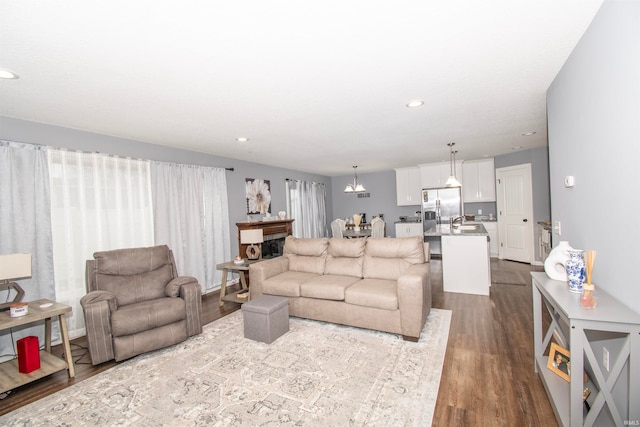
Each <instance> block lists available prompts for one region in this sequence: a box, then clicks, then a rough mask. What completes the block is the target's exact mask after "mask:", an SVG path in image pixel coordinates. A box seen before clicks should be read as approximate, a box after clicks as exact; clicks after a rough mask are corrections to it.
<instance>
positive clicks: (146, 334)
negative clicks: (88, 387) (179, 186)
mask: <svg viewBox="0 0 640 427" xmlns="http://www.w3.org/2000/svg"><path fill="white" fill-rule="evenodd" d="M93 257H94V259H93V260H87V263H86V266H87V270H86V280H87V292H88V293H87V295H85V296H84V297H82V299H81V300H80V303H81V304H82V308H83V311H84V320H85V324H86V333H87V343H88V346H89V354H90V355H91V362H92V363H93V364H94V365H97V364H99V363H103V362H106V361H108V360H111V359H115V360H116V361H120V360H124V359H128V358H130V357H133V356H136V355H138V354H141V353H145V352H148V351H152V350H157V349H160V348H163V347H167V346H170V345H173V344H177V343H179V342H181V341H184V340H186V339H187V337H190V336H192V335H197V334H199V333H201V332H202V323H201V313H202V300H201V290H200V285H199V284H198V281H197V279H195V278H194V277H188V276H178V274H177V271H176V263H175V260H174V258H173V253H172V252H171V250H170V249H169V248H168V247H167V246H166V245H162V246H153V247H149V248H133V249H118V250H112V251H104V252H96V253H94V254H93Z"/></svg>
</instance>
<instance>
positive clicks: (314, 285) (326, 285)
mask: <svg viewBox="0 0 640 427" xmlns="http://www.w3.org/2000/svg"><path fill="white" fill-rule="evenodd" d="M360 280H361V279H360V278H359V277H353V276H337V275H333V274H325V275H324V276H320V277H316V278H314V279H311V280H309V281H308V282H305V283H303V284H302V285H300V296H301V297H307V298H318V299H330V300H335V301H344V292H345V289H347V288H348V287H350V286H351V285H353V284H354V283H356V282H359V281H360Z"/></svg>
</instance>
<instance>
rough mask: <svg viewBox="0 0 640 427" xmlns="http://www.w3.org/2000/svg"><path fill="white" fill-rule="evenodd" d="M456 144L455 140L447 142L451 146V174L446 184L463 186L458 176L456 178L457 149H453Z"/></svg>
mask: <svg viewBox="0 0 640 427" xmlns="http://www.w3.org/2000/svg"><path fill="white" fill-rule="evenodd" d="M454 145H456V143H455V142H450V143H448V144H447V147H449V151H450V152H449V162H450V163H451V166H450V167H451V175H449V178H447V182H446V183H445V184H444V186H445V187H462V184H460V181H458V178H456V153H457V151H454V150H453V146H454Z"/></svg>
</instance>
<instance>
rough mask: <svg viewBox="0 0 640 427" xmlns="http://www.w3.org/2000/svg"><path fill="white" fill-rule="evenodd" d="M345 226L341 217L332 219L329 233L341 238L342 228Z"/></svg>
mask: <svg viewBox="0 0 640 427" xmlns="http://www.w3.org/2000/svg"><path fill="white" fill-rule="evenodd" d="M345 228H346V223H345V222H344V219H341V218H336V219H334V220H333V221H331V234H332V235H333V237H339V238H342V237H343V236H342V232H343V231H344V229H345Z"/></svg>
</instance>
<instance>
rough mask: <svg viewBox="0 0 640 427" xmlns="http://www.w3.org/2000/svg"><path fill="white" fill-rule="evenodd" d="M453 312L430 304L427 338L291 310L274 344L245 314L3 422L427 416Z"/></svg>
mask: <svg viewBox="0 0 640 427" xmlns="http://www.w3.org/2000/svg"><path fill="white" fill-rule="evenodd" d="M450 322H451V312H450V311H448V310H438V309H432V310H431V313H430V315H429V318H428V320H427V323H426V325H425V328H424V331H423V332H422V337H421V339H420V342H418V343H412V342H406V341H403V340H402V338H401V337H399V336H397V335H394V334H388V333H383V332H376V331H370V330H366V329H358V328H352V327H348V326H340V325H334V324H330V323H324V322H317V321H312V320H305V319H298V318H291V322H290V327H291V330H290V331H289V332H288V333H287V334H285V335H283V336H282V337H280V338H278V339H277V340H276V341H275V342H273V343H272V344H270V345H267V344H263V343H259V342H255V341H252V340H249V339H245V338H244V337H243V323H242V314H241V312H240V311H237V312H234V313H232V314H230V315H228V316H226V317H224V318H223V319H220V320H218V321H216V322H214V323H211V324H209V325H206V326H205V328H204V332H203V334H201V335H199V336H197V337H192V338H190V339H188V340H187V341H185V342H184V343H181V344H178V345H175V346H173V347H170V348H167V349H163V350H159V351H156V352H153V353H149V354H145V355H142V356H138V357H135V358H133V359H131V360H128V361H126V362H124V363H121V364H119V365H118V366H115V367H113V368H111V369H109V370H108V371H105V372H104V373H102V374H99V375H96V376H94V377H91V378H89V379H87V380H85V381H82V382H80V383H78V384H75V385H73V386H71V387H68V388H66V389H64V390H62V391H60V392H58V393H55V394H53V395H51V396H48V397H46V398H44V399H41V400H39V401H37V402H34V403H32V404H30V405H27V406H25V407H22V408H20V409H18V410H16V411H14V412H11V413H9V414H7V415H5V416H4V417H0V425H9V426H12V425H64V426H81V425H82V426H84V425H110V426H113V425H136V426H185V425H193V426H267V425H276V424H277V425H290V426H293V425H296V426H299V425H332V426H365V425H366V426H428V425H430V424H431V420H432V417H433V410H434V408H435V402H436V397H437V395H438V386H439V383H440V375H441V373H442V364H443V361H444V355H445V350H446V346H447V339H448V335H449V324H450Z"/></svg>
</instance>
